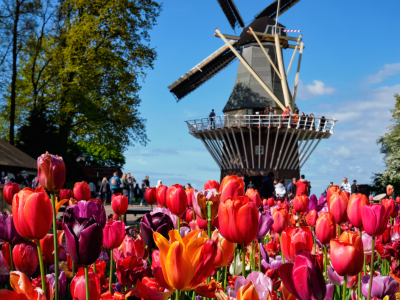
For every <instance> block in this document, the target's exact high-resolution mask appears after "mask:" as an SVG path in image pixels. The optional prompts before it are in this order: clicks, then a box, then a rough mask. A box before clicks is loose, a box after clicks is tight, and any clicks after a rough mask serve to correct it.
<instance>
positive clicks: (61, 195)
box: [58, 189, 74, 200]
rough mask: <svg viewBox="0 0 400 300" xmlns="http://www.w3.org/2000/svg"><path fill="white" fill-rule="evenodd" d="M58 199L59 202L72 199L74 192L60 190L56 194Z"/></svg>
mask: <svg viewBox="0 0 400 300" xmlns="http://www.w3.org/2000/svg"><path fill="white" fill-rule="evenodd" d="M58 197H59V198H60V199H61V200H64V199H68V200H69V199H71V198H74V192H73V191H72V190H70V189H61V190H60V191H59V192H58Z"/></svg>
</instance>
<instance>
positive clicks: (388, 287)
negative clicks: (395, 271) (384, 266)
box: [361, 275, 399, 300]
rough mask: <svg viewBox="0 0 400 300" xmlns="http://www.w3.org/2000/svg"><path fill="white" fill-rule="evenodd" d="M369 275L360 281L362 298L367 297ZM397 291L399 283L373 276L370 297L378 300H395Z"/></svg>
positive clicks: (388, 278)
mask: <svg viewBox="0 0 400 300" xmlns="http://www.w3.org/2000/svg"><path fill="white" fill-rule="evenodd" d="M369 281H370V275H366V276H363V278H362V279H361V292H362V294H363V295H364V297H366V298H367V297H368V286H369ZM398 291H399V283H398V282H397V281H396V280H395V279H394V278H393V277H390V276H382V275H378V276H374V277H373V284H372V290H371V295H370V296H371V297H373V298H375V297H376V298H378V299H385V298H386V296H387V297H388V299H389V300H395V299H396V293H397V292H398Z"/></svg>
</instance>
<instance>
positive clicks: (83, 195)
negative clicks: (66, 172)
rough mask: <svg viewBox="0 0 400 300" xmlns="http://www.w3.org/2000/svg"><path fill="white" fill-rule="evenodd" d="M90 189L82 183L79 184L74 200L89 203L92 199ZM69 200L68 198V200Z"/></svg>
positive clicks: (75, 186) (76, 184) (76, 187)
mask: <svg viewBox="0 0 400 300" xmlns="http://www.w3.org/2000/svg"><path fill="white" fill-rule="evenodd" d="M90 196H91V194H90V188H89V185H88V184H87V183H86V182H84V181H82V182H77V183H75V185H74V198H75V199H76V200H78V201H80V200H86V201H88V200H89V199H90ZM67 199H68V198H67Z"/></svg>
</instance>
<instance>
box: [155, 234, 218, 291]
mask: <svg viewBox="0 0 400 300" xmlns="http://www.w3.org/2000/svg"><path fill="white" fill-rule="evenodd" d="M199 233H200V232H199V231H193V232H191V233H189V234H188V235H187V236H185V237H184V238H183V239H182V238H181V237H180V236H179V233H178V231H176V230H171V231H170V232H169V236H170V240H171V243H169V242H168V240H167V239H166V238H165V237H164V236H162V235H161V234H159V233H158V232H155V233H154V240H155V243H156V245H157V246H158V248H159V249H160V264H161V267H162V272H163V275H164V279H165V281H166V283H167V284H168V286H167V287H165V288H167V289H168V290H170V291H171V290H179V291H189V290H193V289H194V288H196V287H197V286H198V285H200V284H201V283H202V282H203V281H204V280H205V279H206V278H208V277H209V276H210V275H211V273H212V272H213V271H214V268H215V260H214V258H215V256H216V255H217V251H218V249H217V248H218V247H217V244H216V243H215V242H214V241H213V240H209V239H208V238H207V237H206V236H205V234H204V233H203V234H201V235H200V236H198V235H199Z"/></svg>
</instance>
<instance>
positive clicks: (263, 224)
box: [256, 211, 274, 240]
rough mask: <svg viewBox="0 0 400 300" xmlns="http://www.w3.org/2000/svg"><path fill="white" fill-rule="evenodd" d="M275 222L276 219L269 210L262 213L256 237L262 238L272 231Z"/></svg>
mask: <svg viewBox="0 0 400 300" xmlns="http://www.w3.org/2000/svg"><path fill="white" fill-rule="evenodd" d="M273 224H274V219H273V218H272V216H271V214H270V213H269V212H268V211H265V212H263V213H261V214H260V217H259V218H258V231H257V235H256V238H257V239H258V240H262V239H264V238H265V236H266V235H267V234H268V233H269V232H270V230H271V227H272V225H273Z"/></svg>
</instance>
